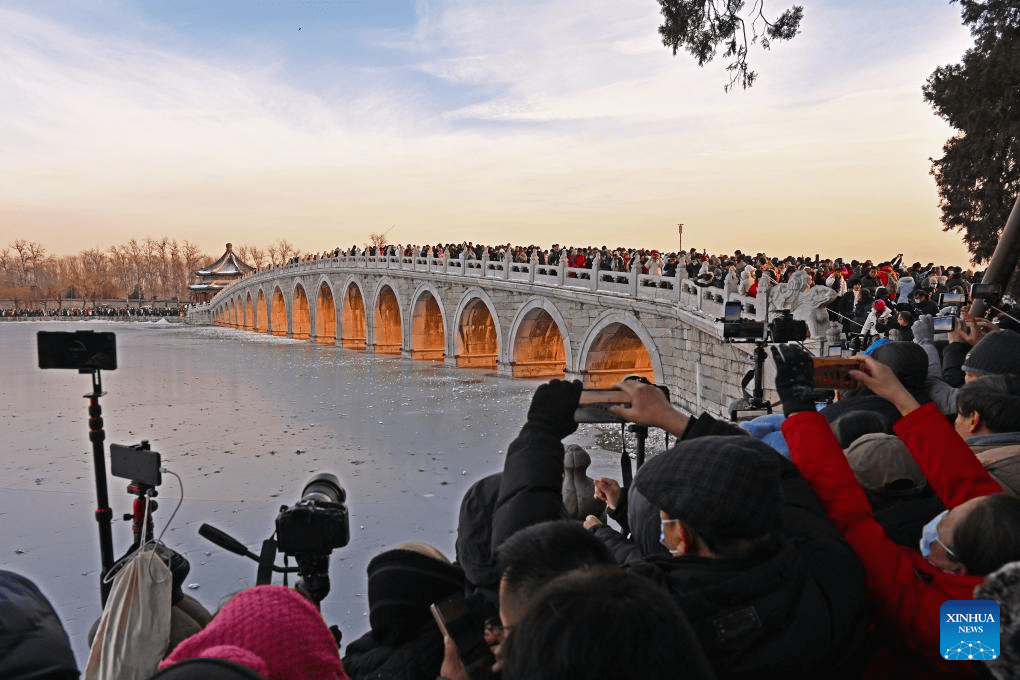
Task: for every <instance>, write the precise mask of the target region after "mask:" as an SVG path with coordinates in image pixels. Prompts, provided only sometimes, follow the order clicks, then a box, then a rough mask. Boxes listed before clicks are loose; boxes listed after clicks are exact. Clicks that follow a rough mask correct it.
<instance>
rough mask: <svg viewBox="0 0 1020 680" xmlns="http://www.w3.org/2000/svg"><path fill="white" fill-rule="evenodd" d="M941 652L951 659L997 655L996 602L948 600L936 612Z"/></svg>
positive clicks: (981, 659)
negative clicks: (937, 614)
mask: <svg viewBox="0 0 1020 680" xmlns="http://www.w3.org/2000/svg"><path fill="white" fill-rule="evenodd" d="M939 617H940V619H939V623H940V631H939V637H940V640H941V647H942V649H941V652H942V658H943V659H949V660H950V661H991V660H992V659H997V658H998V657H999V651H1000V645H1001V640H1000V639H999V603H998V602H995V601H993V600H947V601H945V602H943V603H942V610H941V612H940V613H939Z"/></svg>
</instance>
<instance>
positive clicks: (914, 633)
mask: <svg viewBox="0 0 1020 680" xmlns="http://www.w3.org/2000/svg"><path fill="white" fill-rule="evenodd" d="M894 430H895V432H896V434H897V435H898V436H899V437H900V438H901V439H902V440H903V441H904V443H906V445H907V448H909V449H910V452H911V453H912V454H913V456H914V459H915V460H916V461H917V464H918V465H919V466H920V468H921V471H922V472H923V473H924V476H925V477H926V478H927V479H928V483H929V485H930V486H931V488H932V490H933V491H934V492H935V493H936V495H938V497H939V499H940V500H941V501H942V503H943V505H945V506H946V507H947V508H954V507H956V506H957V505H960V504H961V503H963V502H965V501H968V500H970V499H971V498H975V497H977V496H987V495H989V494H993V493H1000V492H1001V491H1002V488H1001V487H1000V486H999V485H998V484H997V483H996V482H995V480H994V479H992V478H991V477H990V476H989V475H988V473H987V472H986V471H985V469H984V468H983V467H982V466H981V463H979V462H978V460H977V458H975V457H974V453H973V452H972V451H971V450H970V449H969V448H968V447H967V444H966V443H965V442H964V441H963V439H962V438H961V437H960V436H959V435H958V434H957V433H956V432H955V431H954V430H953V428H952V427H951V426H950V425H949V422H948V421H947V420H946V417H945V416H944V415H942V414H941V413H940V412H939V411H938V409H937V408H936V407H935V405H934V404H932V403H929V404H925V405H924V406H922V407H921V408H919V409H917V410H916V411H913V412H911V413H909V414H907V415H906V416H904V417H903V418H901V419H900V420H899V421H898V422H897V423H896V425H895V427H894ZM783 435H784V436H785V437H786V442H787V444H788V445H789V448H790V454H791V459H792V460H793V462H794V464H796V466H797V468H798V469H799V470H800V472H801V474H802V475H804V477H805V478H806V479H807V480H808V482H809V483H810V484H811V488H812V489H814V492H815V495H817V496H818V499H819V500H820V501H821V502H822V505H823V506H824V507H825V513H826V514H827V515H828V517H829V521H830V522H832V524H833V526H835V527H836V529H838V530H839V531H840V532H841V533H842V534H843V536H844V537H845V538H846V540H847V542H848V543H849V544H850V546H851V547H852V548H853V549H854V552H855V553H857V556H858V557H859V558H860V559H861V562H863V563H864V569H865V571H866V572H867V585H868V593H869V596H870V598H871V601H872V605H873V606H874V607H875V612H876V617H877V620H878V625H879V635H880V636H881V637H882V640H883V642H884V643H885V646H886V647H887V649H882V650H880V652H879V654H877V655H876V658H875V659H873V660H872V663H871V665H870V666H869V668H868V670H869V675H871V676H872V677H884V676H889V677H900V678H902V677H944V676H945V675H947V674H949V675H971V676H973V675H975V673H976V671H975V669H974V668H973V667H972V666H970V664H967V663H964V662H960V661H946V660H944V659H943V658H942V656H941V655H940V653H939V647H940V644H939V618H940V608H941V607H942V603H943V602H945V601H946V600H969V599H972V598H973V597H974V587H975V586H977V585H979V584H980V583H982V582H983V581H984V577H983V576H967V575H962V576H961V575H954V574H949V573H947V572H944V571H942V570H941V569H939V568H938V567H934V566H932V565H931V564H929V563H928V561H927V560H926V559H925V558H924V557H923V556H922V555H921V553H920V552H918V551H917V550H913V549H911V548H905V547H903V546H900V545H897V544H896V543H894V542H893V541H892V540H891V539H890V538H889V537H888V536H887V535H886V533H885V530H883V529H882V527H881V526H880V525H879V524H878V522H877V521H875V518H874V515H872V512H871V504H870V503H869V502H868V499H867V496H865V494H864V490H863V489H861V486H860V484H858V483H857V479H856V478H855V477H854V473H853V471H852V470H851V469H850V465H849V464H848V463H847V462H846V456H845V455H844V454H843V450H842V449H841V448H840V446H839V443H838V442H837V441H836V437H835V435H833V434H832V430H831V429H830V428H829V424H828V423H827V422H826V420H825V417H824V416H823V415H821V414H820V413H812V412H805V413H796V414H794V415H792V416H790V417H789V418H788V419H787V420H786V421H785V422H784V423H783ZM889 652H891V653H889Z"/></svg>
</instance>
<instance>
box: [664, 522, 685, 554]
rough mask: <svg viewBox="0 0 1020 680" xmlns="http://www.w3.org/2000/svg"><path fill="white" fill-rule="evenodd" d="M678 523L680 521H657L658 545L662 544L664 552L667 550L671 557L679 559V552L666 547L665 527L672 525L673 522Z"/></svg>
mask: <svg viewBox="0 0 1020 680" xmlns="http://www.w3.org/2000/svg"><path fill="white" fill-rule="evenodd" d="M679 521H680V520H678V519H661V518H660V519H659V543H661V544H662V547H663V548H665V549H666V550H669V554H670V555H672V556H673V557H679V556H680V551H679V550H670V549H669V546H668V545H666V525H667V524H672V523H673V522H679Z"/></svg>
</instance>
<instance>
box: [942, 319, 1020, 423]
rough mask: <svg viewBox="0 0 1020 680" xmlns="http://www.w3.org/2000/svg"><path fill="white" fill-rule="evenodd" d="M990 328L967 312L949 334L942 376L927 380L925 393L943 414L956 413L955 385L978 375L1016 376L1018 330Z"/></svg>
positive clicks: (1018, 371) (1019, 359)
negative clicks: (1009, 374)
mask: <svg viewBox="0 0 1020 680" xmlns="http://www.w3.org/2000/svg"><path fill="white" fill-rule="evenodd" d="M989 328H994V326H992V325H991V323H990V322H989V321H988V320H986V319H975V318H974V317H972V316H970V315H969V314H964V315H963V316H962V317H960V322H959V323H958V324H957V325H956V328H954V329H953V330H952V331H951V332H950V333H949V341H950V342H949V344H948V345H946V347H945V348H944V349H943V350H942V376H941V377H942V379H941V380H930V381H929V386H928V390H929V394H930V395H931V398H932V400H933V401H935V403H937V404H938V406H939V409H940V410H941V411H942V412H943V413H945V414H946V415H949V416H952V415H954V414H955V413H956V402H957V399H958V397H959V393H958V388H960V387H962V386H963V384H964V383H965V382H967V381H968V380H973V379H974V378H977V377H978V376H981V375H1005V374H1007V373H1013V374H1018V375H1020V333H1017V332H1016V331H1013V330H1008V329H1001V330H994V331H989V330H988V329H989Z"/></svg>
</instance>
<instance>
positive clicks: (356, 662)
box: [343, 543, 496, 680]
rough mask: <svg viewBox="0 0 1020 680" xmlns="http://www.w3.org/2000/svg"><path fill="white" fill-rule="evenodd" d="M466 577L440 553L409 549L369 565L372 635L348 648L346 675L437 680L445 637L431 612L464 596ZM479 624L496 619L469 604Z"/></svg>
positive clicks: (478, 602)
mask: <svg viewBox="0 0 1020 680" xmlns="http://www.w3.org/2000/svg"><path fill="white" fill-rule="evenodd" d="M464 587H465V581H464V572H463V570H461V568H460V567H458V566H455V565H452V564H450V562H449V560H448V559H446V556H445V555H443V554H442V553H441V552H440V551H439V550H437V549H436V548H434V547H432V546H430V545H426V544H423V543H405V544H403V545H401V546H398V547H397V548H394V549H393V550H387V551H385V552H382V553H379V554H378V555H376V556H375V557H373V558H372V560H371V561H370V562H369V563H368V610H369V614H368V619H369V624H370V625H371V630H370V631H369V632H368V633H366V634H365V635H363V636H362V637H360V638H358V639H357V640H355V641H354V642H351V643H350V644H349V645H347V653H346V654H345V655H344V659H343V662H344V669H345V670H346V671H347V673H348V674H349V675H350V676H351V678H352V680H358V679H359V678H373V679H374V680H390V679H392V680H434V678H435V677H436V676H437V675H438V673H439V668H440V666H441V664H442V661H443V637H442V635H441V634H440V632H439V629H438V628H437V627H436V623H435V620H434V619H433V618H432V614H431V612H430V610H429V607H430V606H431V605H432V603H434V602H439V601H441V600H445V599H447V598H449V597H452V596H455V595H463V593H464ZM470 606H471V607H472V608H473V609H475V610H477V618H478V619H479V620H480V621H484V620H485V618H487V617H488V616H493V615H495V613H496V610H495V608H494V607H491V606H490V605H487V604H486V603H485V600H484V598H477V599H474V600H471V601H470Z"/></svg>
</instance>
